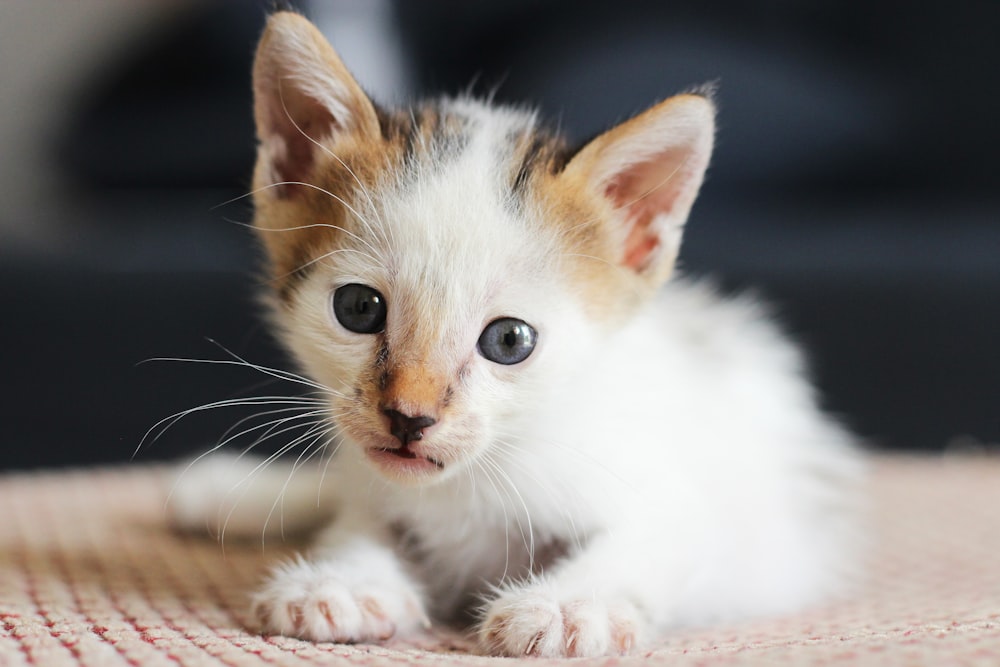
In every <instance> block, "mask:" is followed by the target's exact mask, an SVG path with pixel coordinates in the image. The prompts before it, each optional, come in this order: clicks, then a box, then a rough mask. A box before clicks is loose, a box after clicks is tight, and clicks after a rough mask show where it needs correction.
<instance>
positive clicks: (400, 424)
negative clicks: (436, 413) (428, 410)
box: [382, 408, 437, 445]
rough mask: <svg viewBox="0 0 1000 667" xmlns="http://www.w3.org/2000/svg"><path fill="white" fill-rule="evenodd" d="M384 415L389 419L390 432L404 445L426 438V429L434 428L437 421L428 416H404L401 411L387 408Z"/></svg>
mask: <svg viewBox="0 0 1000 667" xmlns="http://www.w3.org/2000/svg"><path fill="white" fill-rule="evenodd" d="M382 413H383V414H384V415H385V416H386V417H388V418H389V432H390V433H392V435H393V436H395V438H396V439H397V440H399V441H400V442H401V443H403V445H406V444H409V443H410V442H412V441H414V440H421V439H422V438H423V437H424V429H425V428H427V427H429V426H433V425H434V424H435V423H436V422H437V420H436V419H434V418H433V417H427V416H426V415H416V416H415V417H411V416H410V415H404V414H403V413H402V412H400V411H399V410H393V409H392V408H385V409H383V410H382Z"/></svg>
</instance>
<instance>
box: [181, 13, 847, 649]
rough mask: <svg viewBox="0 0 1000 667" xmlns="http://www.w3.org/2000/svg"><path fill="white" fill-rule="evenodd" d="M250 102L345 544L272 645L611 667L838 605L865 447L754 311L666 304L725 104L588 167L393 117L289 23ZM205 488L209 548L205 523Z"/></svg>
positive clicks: (277, 254)
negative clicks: (445, 627)
mask: <svg viewBox="0 0 1000 667" xmlns="http://www.w3.org/2000/svg"><path fill="white" fill-rule="evenodd" d="M254 89H255V95H256V108H255V114H256V122H257V132H258V136H259V140H260V145H259V153H258V156H259V157H258V162H257V167H256V171H255V175H254V187H255V191H256V193H255V195H254V196H255V204H256V220H255V226H256V228H257V229H258V231H259V236H260V238H261V240H262V242H263V245H264V247H265V248H266V251H267V255H268V258H269V262H270V271H271V278H272V282H273V285H274V288H275V289H274V298H273V305H274V321H275V322H276V324H277V328H278V330H279V331H280V335H281V336H282V338H283V340H284V341H285V342H286V343H287V346H288V347H289V349H290V350H291V351H292V353H293V354H294V356H295V358H296V359H297V361H298V362H299V364H300V366H301V369H302V370H303V372H304V373H305V374H306V375H307V376H308V377H309V378H310V380H311V381H313V382H315V383H316V384H317V385H321V386H322V387H323V388H324V396H325V404H324V410H325V414H326V417H325V419H327V420H328V423H329V425H330V428H332V429H334V430H335V432H336V435H337V438H338V442H339V443H340V446H339V452H338V453H337V455H336V456H335V457H334V458H333V460H332V461H331V462H330V464H329V470H328V471H327V473H326V474H327V478H326V480H325V487H326V488H327V489H328V490H330V491H331V492H332V495H335V496H336V498H334V499H332V500H330V501H329V502H331V503H333V504H332V505H331V507H332V508H333V509H335V511H336V518H335V520H334V521H333V522H332V523H331V524H330V525H329V526H328V527H327V528H326V529H325V530H323V531H322V532H321V533H320V534H319V536H318V538H317V540H316V542H315V546H314V547H313V549H312V551H311V552H310V553H309V554H308V555H307V556H305V557H302V558H300V559H298V560H296V561H294V562H291V563H287V564H284V565H282V566H280V567H278V568H276V569H275V570H274V571H273V572H272V574H271V575H270V577H269V578H268V580H267V581H266V582H265V583H264V584H263V586H262V587H261V589H260V590H259V591H258V592H257V594H256V596H255V598H254V600H255V608H256V612H257V614H258V617H259V618H260V619H261V623H262V625H263V629H264V630H265V631H268V632H277V633H282V634H289V635H295V636H298V637H304V638H307V639H312V640H317V641H338V642H363V641H370V640H379V639H383V638H386V637H389V636H391V635H393V634H394V633H405V632H407V631H410V630H413V629H414V628H418V627H420V626H422V625H424V624H425V623H427V622H428V621H427V619H428V617H434V618H447V617H454V616H455V615H456V614H460V613H462V612H463V610H469V609H470V608H471V609H474V610H475V611H477V612H478V614H479V616H478V617H477V621H476V622H477V624H478V625H477V628H478V629H477V632H478V637H479V639H480V641H481V645H482V649H483V651H485V652H488V653H493V654H504V655H524V654H533V655H541V656H593V655H602V654H615V653H626V652H629V651H631V650H635V649H636V647H638V646H640V645H642V644H643V643H646V642H649V641H650V640H652V639H654V638H655V637H656V636H657V633H662V632H663V631H665V630H666V629H669V628H672V627H677V626H679V625H682V624H691V623H703V622H707V621H711V620H716V619H721V618H733V617H738V616H743V615H749V614H762V613H776V612H783V611H788V610H792V609H796V608H799V607H800V606H801V605H804V604H807V603H810V602H813V601H815V600H817V599H820V598H821V597H822V596H824V595H828V594H830V593H831V592H834V591H836V590H837V589H838V587H839V586H840V585H841V583H842V579H841V575H842V574H843V570H844V568H845V566H846V565H847V564H848V563H849V561H850V551H851V549H850V540H849V539H848V535H849V533H850V532H851V525H852V520H851V517H852V512H851V510H850V508H851V506H852V504H853V503H852V500H853V498H852V494H853V491H852V486H853V483H854V482H855V481H856V479H857V477H858V475H859V474H860V466H859V462H858V458H857V457H856V456H855V454H854V451H853V449H852V447H851V446H850V442H849V440H850V439H849V438H848V436H847V435H846V434H845V433H844V432H843V431H842V430H841V429H840V428H839V427H838V426H837V425H835V424H834V423H833V422H832V421H831V420H829V419H828V418H826V417H825V416H823V415H822V414H821V413H820V411H819V410H818V409H817V407H816V404H815V402H814V398H813V393H812V390H811V389H810V387H809V385H808V384H807V383H806V382H805V381H804V380H803V378H802V362H801V360H800V356H799V354H798V353H797V351H796V350H795V349H794V348H793V347H792V346H791V345H790V344H789V343H788V342H787V341H786V340H785V339H784V338H783V337H782V336H781V335H780V334H779V333H778V332H777V331H776V329H775V328H774V327H773V326H772V325H771V324H770V323H769V322H768V321H767V318H766V317H765V315H764V314H763V313H762V312H761V309H760V308H759V307H758V306H757V305H756V304H755V303H753V302H751V301H749V300H746V299H737V300H723V299H721V298H719V297H717V296H716V295H715V294H714V293H713V292H712V291H711V290H710V289H708V288H706V287H704V286H701V285H697V284H692V283H689V282H684V281H683V280H674V281H672V282H669V283H668V282H667V280H668V278H669V277H670V275H671V272H672V270H673V267H674V263H675V260H676V257H677V253H678V248H679V245H680V241H681V232H682V230H683V227H684V223H685V220H686V219H687V216H688V213H689V211H690V209H691V206H692V203H693V202H694V199H695V196H696V194H697V192H698V189H699V186H700V185H701V182H702V178H703V176H704V173H705V169H706V167H707V165H708V162H709V155H710V153H711V150H712V143H713V134H714V108H713V105H712V103H711V101H710V100H709V99H707V98H706V97H705V96H702V95H698V94H685V95H679V96H676V97H673V98H670V99H668V100H666V101H665V102H662V103H660V104H658V105H656V106H654V107H652V108H651V109H649V110H648V111H646V112H644V113H642V114H640V115H638V116H636V117H635V118H633V119H631V120H629V121H627V122H624V123H622V124H621V125H619V126H617V127H615V128H613V129H611V130H610V131H608V132H606V133H604V134H602V135H600V136H598V137H597V138H596V139H594V140H593V141H591V142H590V143H588V144H587V145H585V146H584V147H583V148H582V149H579V150H577V151H573V150H570V149H568V148H567V146H565V145H564V144H563V143H562V142H561V141H560V139H559V138H558V137H555V136H553V135H551V134H547V133H546V132H545V130H544V129H542V128H541V127H540V126H539V125H538V122H537V120H536V117H535V115H534V114H532V113H529V112H526V111H523V110H520V109H512V108H507V107H500V106H496V105H493V104H490V103H485V102H480V101H476V100H473V99H468V98H458V99H443V100H438V101H435V102H430V103H426V104H423V105H418V106H415V107H414V108H412V109H407V110H403V111H397V112H389V111H385V110H383V109H381V108H379V107H378V106H376V105H375V104H373V102H372V101H371V100H369V99H368V97H366V95H365V94H364V93H363V92H362V90H361V88H360V87H359V86H358V84H357V83H356V82H355V81H354V80H353V79H352V77H351V75H350V74H349V73H348V71H347V70H346V68H345V67H344V65H343V63H342V62H341V61H340V59H339V58H338V57H337V55H336V54H335V53H334V51H333V50H332V48H331V47H330V46H329V44H328V43H327V42H326V41H325V40H324V38H323V37H322V36H321V35H320V33H319V32H318V31H317V30H316V29H315V28H314V27H313V26H312V25H311V24H310V23H309V22H308V21H306V20H305V19H304V18H302V17H300V16H298V15H295V14H292V13H278V14H275V15H273V16H272V17H271V18H270V20H269V22H268V25H267V29H266V32H265V34H264V36H263V39H262V40H261V43H260V46H259V49H258V52H257V57H256V64H255V66H254ZM237 468H238V467H237ZM240 474H242V473H240ZM264 474H265V475H266V474H267V471H265V473H264ZM273 474H276V475H278V476H279V477H280V484H279V485H278V486H276V487H275V488H281V486H282V485H283V484H284V483H285V481H286V480H285V477H284V475H285V474H286V472H284V471H282V472H278V473H273ZM196 477H197V475H194V476H192V479H194V478H196ZM295 483H296V479H293V480H292V484H295ZM303 484H306V481H305V480H303ZM190 486H191V484H190V483H188V484H182V485H181V487H180V488H178V491H177V494H176V496H175V504H176V505H177V506H180V507H184V508H186V509H185V510H184V511H183V512H179V513H178V516H182V518H181V519H180V520H181V521H182V522H184V523H188V524H192V525H194V524H198V523H201V522H203V521H204V520H205V517H206V516H209V515H211V516H214V513H215V509H216V508H213V507H210V505H211V503H210V502H207V501H206V500H205V498H206V497H207V495H206V494H205V490H204V489H202V490H201V491H198V490H192V489H191V488H189V487H190ZM266 487H268V485H267V484H261V485H260V488H266ZM273 493H274V492H272V494H273ZM199 494H201V495H199ZM208 495H211V494H208ZM271 500H273V495H272V497H271V498H269V499H268V501H267V503H265V504H267V505H269V504H270V502H271ZM294 504H295V503H293V502H289V507H290V506H291V505H294ZM299 504H300V505H302V506H303V507H305V506H307V505H309V503H308V502H302V503H299ZM313 504H315V503H313ZM199 508H200V509H199ZM286 511H288V508H286ZM303 511H304V510H303ZM296 513H297V511H296V510H292V514H296ZM230 518H231V519H232V518H233V517H232V516H231V517H230ZM300 519H301V520H303V521H304V519H302V517H296V516H290V517H289V516H286V521H289V522H299V521H300ZM235 523H237V522H235V521H234V525H235ZM250 524H252V522H250V521H247V525H250ZM257 525H259V524H257ZM232 527H233V526H231V528H232Z"/></svg>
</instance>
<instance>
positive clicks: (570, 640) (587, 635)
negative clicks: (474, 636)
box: [479, 591, 640, 658]
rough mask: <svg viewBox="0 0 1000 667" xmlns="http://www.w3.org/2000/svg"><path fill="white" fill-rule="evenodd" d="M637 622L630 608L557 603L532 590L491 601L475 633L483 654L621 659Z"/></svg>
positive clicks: (579, 601) (633, 637) (630, 645)
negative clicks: (620, 656)
mask: <svg viewBox="0 0 1000 667" xmlns="http://www.w3.org/2000/svg"><path fill="white" fill-rule="evenodd" d="M639 630H640V621H639V615H638V613H637V612H636V609H635V607H634V606H632V605H631V604H617V605H605V604H603V603H601V602H597V601H594V600H589V599H577V600H572V601H563V602H560V601H558V600H557V599H555V598H554V597H551V596H549V595H546V594H544V593H539V592H535V591H521V592H518V591H514V592H510V593H506V594H504V595H502V596H500V597H499V598H497V599H496V600H494V601H493V602H492V603H491V604H490V606H489V609H488V611H487V613H486V618H485V620H484V621H483V623H482V625H481V626H480V629H479V641H480V644H481V646H482V648H483V650H484V651H486V652H488V653H490V654H494V655H506V656H512V657H513V656H524V655H533V656H539V657H545V658H557V657H573V658H579V657H593V656H601V655H625V654H628V653H630V652H631V651H632V650H633V648H635V646H636V645H637V644H638V641H639Z"/></svg>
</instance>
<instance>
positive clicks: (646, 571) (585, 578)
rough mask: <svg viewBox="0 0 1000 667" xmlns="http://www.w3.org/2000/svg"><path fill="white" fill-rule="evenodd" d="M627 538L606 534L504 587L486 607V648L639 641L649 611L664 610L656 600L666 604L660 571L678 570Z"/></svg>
mask: <svg viewBox="0 0 1000 667" xmlns="http://www.w3.org/2000/svg"><path fill="white" fill-rule="evenodd" d="M630 543H631V542H630V541H625V542H624V543H623V542H621V541H619V540H615V539H612V538H611V537H610V536H604V537H602V538H599V539H598V540H596V541H595V542H592V543H591V544H590V545H588V546H587V547H585V548H584V549H583V550H582V551H581V552H579V553H577V554H576V555H574V556H572V557H570V558H568V559H566V560H564V561H562V562H560V563H558V564H557V565H556V566H555V567H554V568H553V569H551V570H550V571H549V572H547V573H546V574H544V575H542V576H539V577H535V578H533V579H531V580H530V581H528V582H526V583H523V584H519V585H514V586H510V587H507V588H505V589H504V590H503V591H502V592H501V593H500V594H499V595H498V596H497V597H496V598H495V599H493V600H492V601H491V602H490V603H489V604H488V605H487V607H486V610H485V614H484V617H483V621H482V623H481V625H480V628H479V639H480V644H481V646H482V648H483V650H484V651H486V652H488V653H490V654H499V655H508V656H523V655H535V656H542V657H588V656H599V655H615V654H627V653H630V652H632V651H633V650H635V649H636V648H638V646H639V645H641V644H642V642H643V640H644V639H645V637H646V635H648V634H649V630H650V628H651V625H652V620H653V612H654V611H655V612H656V617H658V618H662V616H663V613H662V612H663V611H664V610H663V609H660V608H661V607H663V606H665V605H667V604H669V601H667V600H665V599H664V598H665V595H663V591H665V590H669V588H670V587H669V585H667V584H665V582H664V576H667V577H671V576H673V577H676V575H677V573H678V568H677V567H674V566H675V565H677V564H668V563H666V562H663V560H666V559H657V558H655V557H654V558H651V557H650V554H648V550H647V553H642V552H641V551H638V550H637V549H634V548H629V547H628V546H627V545H628V544H630ZM638 544H640V545H641V544H642V543H641V542H638ZM633 546H636V545H635V544H633ZM638 548H639V549H642V547H641V546H640V547H638ZM637 554H642V555H640V556H639V557H636V555H637ZM658 561H659V562H658Z"/></svg>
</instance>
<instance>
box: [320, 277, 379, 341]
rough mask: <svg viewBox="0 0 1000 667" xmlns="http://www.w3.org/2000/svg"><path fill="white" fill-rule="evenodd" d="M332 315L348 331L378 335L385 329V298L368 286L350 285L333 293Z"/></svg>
mask: <svg viewBox="0 0 1000 667" xmlns="http://www.w3.org/2000/svg"><path fill="white" fill-rule="evenodd" d="M333 314H334V316H335V317H336V318H337V321H338V322H340V324H341V325H342V326H343V327H344V328H345V329H347V330H348V331H353V332H354V333H364V334H370V333H378V332H379V331H382V329H384V328H385V316H386V303H385V297H383V296H382V295H381V294H380V293H379V291H378V290H376V289H374V288H372V287H369V286H368V285H361V284H359V283H350V284H349V285H344V286H342V287H339V288H337V290H336V291H335V292H334V293H333Z"/></svg>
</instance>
